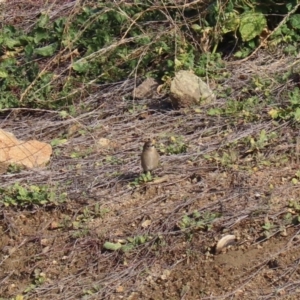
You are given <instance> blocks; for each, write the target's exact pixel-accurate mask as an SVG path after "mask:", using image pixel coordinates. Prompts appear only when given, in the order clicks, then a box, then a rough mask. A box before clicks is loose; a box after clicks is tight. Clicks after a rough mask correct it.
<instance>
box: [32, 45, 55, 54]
mask: <svg viewBox="0 0 300 300" xmlns="http://www.w3.org/2000/svg"><path fill="white" fill-rule="evenodd" d="M56 49H57V43H54V44H51V45H48V46H45V47H41V48H37V49H35V50H34V53H35V54H38V55H41V56H45V57H46V56H52V55H53V54H54V52H55V51H56Z"/></svg>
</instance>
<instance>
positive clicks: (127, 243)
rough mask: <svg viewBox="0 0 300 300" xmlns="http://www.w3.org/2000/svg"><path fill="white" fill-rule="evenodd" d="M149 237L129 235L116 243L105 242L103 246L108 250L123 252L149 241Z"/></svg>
mask: <svg viewBox="0 0 300 300" xmlns="http://www.w3.org/2000/svg"><path fill="white" fill-rule="evenodd" d="M150 239H151V237H149V236H144V235H139V236H135V237H129V238H127V239H126V240H124V241H122V243H121V242H117V243H111V242H105V243H104V244H103V248H104V249H106V250H110V251H118V250H121V251H123V252H129V251H130V250H132V249H134V248H136V247H137V246H140V245H143V244H145V243H146V242H147V241H149V240H150Z"/></svg>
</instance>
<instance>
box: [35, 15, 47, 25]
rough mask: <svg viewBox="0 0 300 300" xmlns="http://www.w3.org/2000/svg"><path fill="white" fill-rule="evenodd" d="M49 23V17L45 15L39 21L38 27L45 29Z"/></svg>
mask: <svg viewBox="0 0 300 300" xmlns="http://www.w3.org/2000/svg"><path fill="white" fill-rule="evenodd" d="M48 23H49V16H48V15H47V14H45V13H43V14H42V15H41V16H40V18H39V20H38V23H37V25H38V27H45V26H46V25H47V24H48Z"/></svg>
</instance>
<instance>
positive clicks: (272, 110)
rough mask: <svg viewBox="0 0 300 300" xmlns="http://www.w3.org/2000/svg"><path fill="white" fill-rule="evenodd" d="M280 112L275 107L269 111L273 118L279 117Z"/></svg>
mask: <svg viewBox="0 0 300 300" xmlns="http://www.w3.org/2000/svg"><path fill="white" fill-rule="evenodd" d="M278 113H279V111H278V110H277V109H274V108H272V109H271V110H269V111H268V114H269V116H270V117H271V118H272V119H276V118H277V117H278Z"/></svg>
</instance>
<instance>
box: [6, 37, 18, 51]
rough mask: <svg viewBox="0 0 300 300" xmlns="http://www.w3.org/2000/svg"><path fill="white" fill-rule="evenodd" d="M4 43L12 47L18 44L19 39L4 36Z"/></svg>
mask: <svg viewBox="0 0 300 300" xmlns="http://www.w3.org/2000/svg"><path fill="white" fill-rule="evenodd" d="M4 45H5V46H7V47H8V48H9V49H13V48H14V47H17V46H20V45H21V44H20V41H19V40H15V39H11V38H6V39H4Z"/></svg>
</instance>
